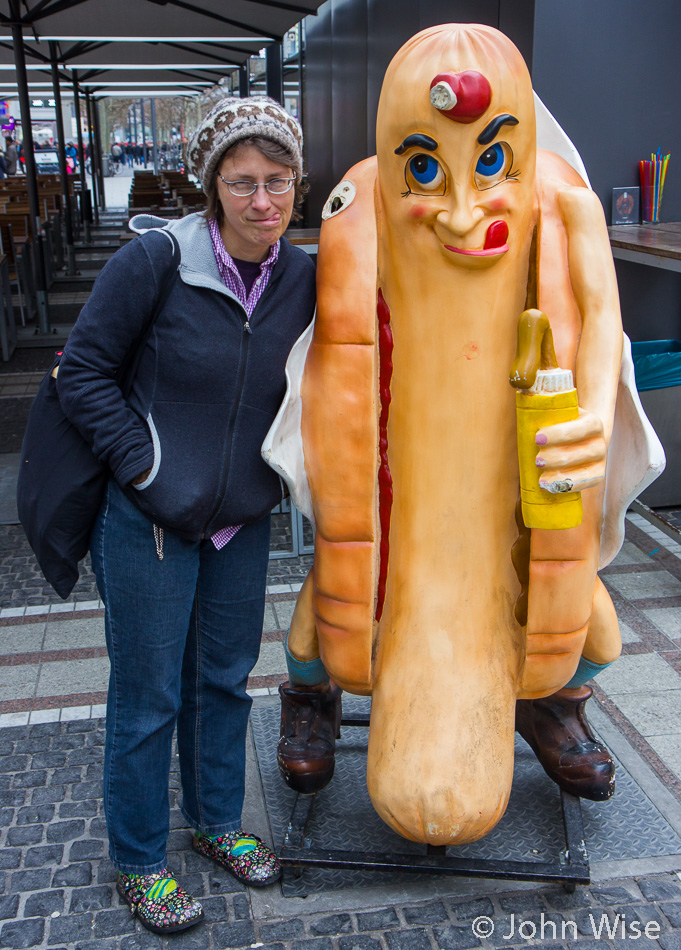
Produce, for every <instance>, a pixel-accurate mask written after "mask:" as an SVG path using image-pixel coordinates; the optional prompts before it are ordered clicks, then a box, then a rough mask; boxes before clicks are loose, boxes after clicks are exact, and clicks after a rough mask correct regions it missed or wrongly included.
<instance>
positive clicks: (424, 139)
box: [395, 132, 440, 155]
mask: <svg viewBox="0 0 681 950" xmlns="http://www.w3.org/2000/svg"><path fill="white" fill-rule="evenodd" d="M415 147H418V148H427V149H428V151H429V152H434V151H435V149H437V148H439V147H440V146H439V145H438V144H437V142H436V141H435V139H431V137H430V136H429V135H423V134H422V133H421V132H414V134H413V135H408V136H407V137H406V139H405V140H404V142H402V144H401V145H398V146H397V148H396V149H395V155H401V154H402V153H403V152H406V151H407V149H408V148H415Z"/></svg>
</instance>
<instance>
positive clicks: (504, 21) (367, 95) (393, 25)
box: [305, 0, 534, 227]
mask: <svg viewBox="0 0 681 950" xmlns="http://www.w3.org/2000/svg"><path fill="white" fill-rule="evenodd" d="M533 9H534V0H327V2H326V3H325V4H323V6H322V7H320V9H319V13H318V15H317V16H315V17H308V18H307V20H306V33H307V44H306V46H307V52H306V77H305V79H306V81H305V88H306V98H305V135H306V142H307V146H306V152H307V164H308V168H309V172H310V183H311V193H310V198H309V200H308V218H307V223H308V224H309V226H310V227H315V226H317V225H318V224H319V220H320V214H321V209H322V206H323V204H324V201H325V200H326V198H327V195H328V193H329V192H330V191H331V189H332V188H333V186H334V185H335V184H336V183H337V182H338V181H340V180H341V178H342V177H343V175H344V174H345V172H346V171H347V170H348V168H350V167H351V166H352V165H354V164H355V162H358V161H361V160H362V159H363V158H366V157H367V155H373V154H374V151H375V124H376V110H377V107H378V97H379V94H380V91H381V84H382V82H383V75H384V73H385V70H386V67H387V66H388V63H389V62H390V60H391V59H392V57H393V56H394V55H395V53H396V52H397V50H398V49H399V48H400V46H402V44H403V43H405V42H406V41H407V40H408V39H409V38H410V37H411V36H413V35H414V34H415V33H418V32H419V30H423V29H425V28H426V27H429V26H435V25H436V24H438V23H452V22H458V23H486V24H488V25H490V26H495V27H498V28H499V29H502V30H504V32H506V33H507V34H508V35H509V36H510V37H511V38H512V39H513V41H514V42H515V43H516V44H517V45H518V46H519V47H520V49H521V50H522V52H523V54H524V55H525V56H526V58H527V60H528V62H531V57H532V22H533V16H532V11H533Z"/></svg>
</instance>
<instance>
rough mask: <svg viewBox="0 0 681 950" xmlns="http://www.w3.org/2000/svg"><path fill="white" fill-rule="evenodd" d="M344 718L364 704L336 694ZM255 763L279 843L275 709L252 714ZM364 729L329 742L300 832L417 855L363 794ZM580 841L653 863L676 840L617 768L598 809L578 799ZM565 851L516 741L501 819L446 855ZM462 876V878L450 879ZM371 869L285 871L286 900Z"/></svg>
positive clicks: (283, 798)
mask: <svg viewBox="0 0 681 950" xmlns="http://www.w3.org/2000/svg"><path fill="white" fill-rule="evenodd" d="M343 708H344V712H346V713H361V712H368V710H369V708H370V701H369V700H367V699H363V698H361V697H351V696H348V695H347V694H344V696H343ZM251 721H252V725H253V734H254V738H255V745H256V753H257V757H258V764H259V767H260V772H261V776H262V782H263V790H264V794H265V804H266V808H267V811H268V815H269V819H270V823H271V826H272V832H273V835H274V842H275V845H277V846H281V845H282V844H283V842H284V839H285V836H286V832H287V828H288V825H289V821H290V818H291V814H292V812H293V808H294V805H295V802H296V798H297V796H296V794H295V792H292V791H291V790H290V789H289V788H288V787H287V786H286V785H285V784H284V782H283V780H282V778H281V776H280V775H279V769H278V767H277V762H276V754H275V750H276V744H277V740H278V738H279V706H278V704H272V705H270V704H267V705H265V704H263V705H262V706H260V707H259V708H257V709H254V710H253V712H252V714H251ZM366 747H367V730H366V729H361V728H348V727H344V728H343V734H342V738H341V739H340V740H339V742H338V744H337V754H336V773H335V775H334V778H333V780H332V782H331V783H330V785H329V786H328V787H327V788H326V789H324V790H323V791H322V792H321V793H320V794H319V795H318V796H317V797H316V801H315V806H314V811H313V814H312V817H311V820H310V822H309V825H308V830H307V836H308V837H307V841H306V842H305V844H306V845H307V846H308V847H314V849H315V851H344V852H347V851H351V852H367V851H370V852H372V853H379V854H382V855H393V856H394V855H406V856H413V857H415V858H416V857H419V858H423V857H424V852H425V849H424V846H423V845H419V844H415V843H413V842H410V841H406V840H405V839H403V838H401V837H400V836H399V835H397V834H395V833H394V832H393V831H391V830H390V829H389V828H388V827H387V826H386V825H385V824H384V823H383V822H382V821H381V819H380V818H379V817H378V815H377V814H376V812H375V811H374V810H373V808H372V806H371V802H370V800H369V796H368V793H367V790H366V778H365V775H366ZM582 816H583V821H584V829H585V840H586V845H587V848H588V851H589V855H590V857H591V859H592V860H607V859H626V858H642V857H647V856H650V857H655V856H660V855H665V854H677V853H679V852H680V851H681V838H679V836H678V835H677V834H676V832H675V831H674V830H673V828H672V827H671V826H670V825H669V824H668V823H667V821H665V819H664V818H663V817H662V816H661V815H660V813H659V812H658V811H657V809H656V808H655V806H654V805H653V804H652V802H651V801H650V800H649V799H648V797H647V796H646V795H645V794H644V793H643V792H642V791H641V789H640V788H639V786H638V785H636V783H635V782H634V781H633V779H631V777H630V776H629V775H628V774H627V773H626V772H625V770H624V769H623V767H622V766H621V764H619V763H618V770H617V791H616V793H615V796H614V798H613V799H611V801H609V802H605V803H602V804H596V803H594V802H588V801H583V802H582ZM564 848H565V838H564V832H563V822H562V817H561V808H560V804H559V796H558V790H557V789H556V786H555V785H554V784H553V782H551V780H550V779H549V778H548V777H547V776H546V775H545V773H544V771H543V769H542V768H541V766H540V765H539V763H538V762H537V760H536V759H535V757H534V754H533V753H532V752H531V750H530V749H529V748H528V746H527V745H526V744H525V743H524V742H523V740H522V739H520V738H519V737H516V766H515V775H514V782H513V789H512V792H511V798H510V802H509V806H508V809H507V811H506V814H505V815H504V817H503V818H502V819H501V821H500V822H499V824H498V825H497V826H496V828H494V829H493V830H492V831H491V832H490V834H489V835H487V836H486V837H485V838H483V839H482V840H481V841H477V842H475V843H474V844H470V845H461V846H460V847H456V848H447V851H446V854H447V856H448V857H450V858H456V859H465V860H470V861H472V862H479V861H491V862H530V863H533V864H535V865H537V864H542V863H546V862H557V856H558V855H559V854H560V852H561V851H562V850H563V849H564ZM458 873H462V872H458ZM415 878H416V879H418V878H420V879H422V880H426V879H427V878H426V876H425V875H424V874H422V873H416V872H411V873H406V872H404V871H394V872H392V871H386V872H385V873H383V874H381V876H380V883H382V884H388V883H390V884H394V885H396V884H399V883H403V882H407V881H414V879H415ZM376 883H377V881H376V874H375V873H374V872H373V871H366V870H349V869H347V868H345V867H342V868H337V869H327V868H323V869H320V868H305V869H304V870H303V871H302V873H300V872H298V871H295V870H293V869H289V870H287V871H286V873H285V877H284V882H283V892H284V895H285V896H290V897H294V896H295V897H303V896H306V895H307V894H310V893H314V892H320V891H328V890H332V889H341V888H351V887H362V886H375V885H376Z"/></svg>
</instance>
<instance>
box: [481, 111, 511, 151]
mask: <svg viewBox="0 0 681 950" xmlns="http://www.w3.org/2000/svg"><path fill="white" fill-rule="evenodd" d="M517 124H518V120H517V119H516V117H515V116H514V115H510V114H509V113H508V112H504V113H503V115H498V116H496V118H494V119H492V121H491V122H490V123H489V124H488V125H486V126H485V128H484V129H483V130H482V132H481V133H480V135H479V136H478V143H479V144H480V145H489V143H490V142H491V141H492V139H495V138H496V137H497V135H498V134H499V129H500V128H501V127H502V125H517Z"/></svg>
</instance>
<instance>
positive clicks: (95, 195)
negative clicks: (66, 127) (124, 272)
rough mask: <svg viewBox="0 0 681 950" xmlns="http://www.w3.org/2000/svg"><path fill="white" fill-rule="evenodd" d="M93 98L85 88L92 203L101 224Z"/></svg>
mask: <svg viewBox="0 0 681 950" xmlns="http://www.w3.org/2000/svg"><path fill="white" fill-rule="evenodd" d="M92 112H93V109H92V99H91V97H90V90H89V89H86V90H85V114H86V115H87V138H88V147H89V149H90V179H91V181H92V204H93V208H94V212H95V224H99V182H98V181H97V159H96V158H95V140H94V135H93V132H92V126H93V124H94V123H93V119H92Z"/></svg>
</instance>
